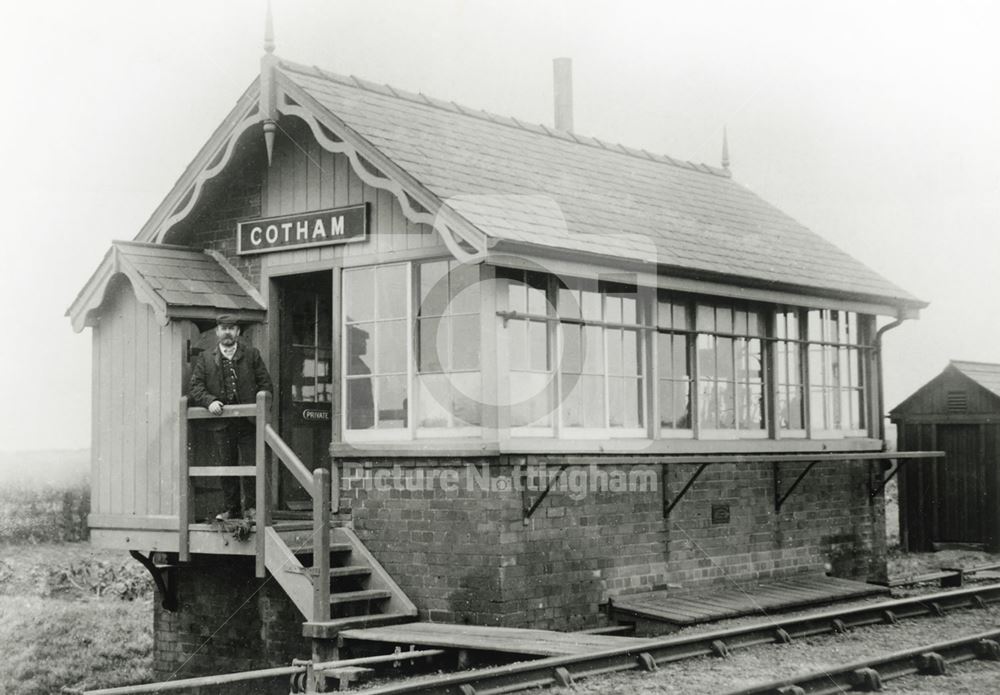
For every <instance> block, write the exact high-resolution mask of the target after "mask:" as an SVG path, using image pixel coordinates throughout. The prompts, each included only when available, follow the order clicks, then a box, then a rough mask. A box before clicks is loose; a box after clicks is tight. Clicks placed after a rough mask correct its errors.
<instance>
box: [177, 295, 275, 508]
mask: <svg viewBox="0 0 1000 695" xmlns="http://www.w3.org/2000/svg"><path fill="white" fill-rule="evenodd" d="M215 335H216V337H217V338H218V339H219V342H218V344H217V345H216V346H215V347H214V348H213V349H212V350H211V351H206V352H202V353H201V354H199V355H198V358H197V360H196V361H195V364H194V370H193V371H192V372H191V385H190V388H189V389H188V397H189V398H190V399H191V401H192V404H193V405H200V406H203V407H205V408H208V411H209V412H210V413H212V414H213V415H222V406H224V405H235V404H237V403H253V402H255V400H256V398H257V392H258V391H268V392H270V391H273V389H274V387H273V386H272V384H271V375H270V374H268V373H267V367H265V366H264V360H263V359H262V358H261V356H260V353H259V352H258V351H257V348H255V347H253V346H250V345H245V344H243V343H241V342H240V340H239V337H240V326H239V322H238V320H237V319H236V317H235V316H231V315H229V314H223V315H221V316H219V317H218V318H217V319H216V326H215ZM208 428H209V429H210V430H211V432H212V445H213V448H214V454H215V459H216V465H219V466H235V465H243V466H252V465H254V462H255V456H254V440H255V437H254V425H253V421H251V420H249V419H247V418H242V417H240V418H220V419H219V420H209V421H208ZM243 480H244V479H243V478H237V477H223V478H222V496H223V500H224V504H225V507H226V508H225V509H224V510H223V511H222V512H220V513H219V514H218V515H217V516H216V517H215V518H216V519H217V520H219V521H229V520H233V519H239V518H242V515H243V513H244V512H246V513H247V514H248V515H249V516H251V517H252V512H253V510H252V507H253V501H252V500H253V487H250V490H249V491H246V492H244V493H243V494H242V495H241V487H242V483H243Z"/></svg>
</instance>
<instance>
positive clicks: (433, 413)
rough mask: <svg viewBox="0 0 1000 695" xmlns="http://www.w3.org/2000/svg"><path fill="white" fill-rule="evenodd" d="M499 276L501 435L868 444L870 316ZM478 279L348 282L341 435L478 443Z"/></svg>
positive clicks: (449, 275)
mask: <svg viewBox="0 0 1000 695" xmlns="http://www.w3.org/2000/svg"><path fill="white" fill-rule="evenodd" d="M496 276H497V280H498V282H497V284H496V285H495V287H496V289H497V290H498V291H499V292H500V293H501V294H500V295H498V296H497V297H496V303H497V307H498V311H499V315H498V316H497V324H496V331H497V334H496V335H497V338H498V343H497V348H498V351H499V353H500V356H501V364H505V365H506V366H507V370H506V373H504V374H498V378H499V379H500V380H502V381H501V384H500V389H499V390H500V392H501V393H502V394H503V395H504V396H505V398H504V401H503V402H502V403H500V407H501V408H502V409H505V410H504V412H503V415H504V416H502V417H501V418H500V422H501V423H502V426H509V427H510V433H511V435H512V436H557V437H563V438H588V437H646V436H650V435H652V436H654V437H688V438H690V437H698V438H701V439H712V438H727V437H730V438H731V437H760V436H764V435H765V434H766V432H768V430H769V429H770V430H771V431H772V432H773V433H774V434H775V435H776V436H778V437H803V436H807V435H808V436H812V437H829V436H844V435H847V436H859V435H863V434H864V430H865V427H866V425H867V420H868V414H867V413H866V411H865V407H866V405H865V404H866V396H867V394H866V388H867V385H866V383H865V375H866V369H867V367H866V365H867V360H868V359H869V352H868V348H869V346H867V345H865V344H864V343H863V342H862V340H861V336H862V335H863V330H864V329H866V327H867V326H868V324H866V323H864V321H865V320H867V321H868V322H869V323H870V321H871V319H870V318H867V319H862V318H859V317H858V315H856V314H853V313H850V312H845V311H836V310H826V309H824V310H819V309H805V308H795V307H775V306H770V307H769V306H767V305H764V304H752V303H749V302H742V301H736V300H723V299H710V298H708V297H705V296H700V295H689V294H681V293H672V292H668V291H666V290H659V291H657V292H655V293H653V292H650V293H649V294H643V293H640V292H639V291H638V289H637V287H636V286H635V285H627V284H620V283H617V282H605V281H597V280H582V279H565V278H556V277H554V276H551V275H547V274H545V273H539V272H533V271H526V270H513V269H504V268H498V269H497V273H496ZM479 279H480V269H479V268H478V267H477V266H464V265H461V264H458V263H456V262H454V261H451V260H433V261H427V262H422V263H412V264H410V263H398V264H390V265H383V266H377V267H367V268H352V269H347V270H344V272H343V302H344V304H343V326H342V332H343V374H342V376H343V378H342V392H341V395H342V406H343V425H344V428H345V430H346V432H347V435H348V437H350V436H358V437H360V438H368V439H371V438H374V437H376V436H378V437H387V438H390V439H392V438H397V439H398V438H400V437H404V438H405V437H416V436H420V435H421V433H424V434H425V435H426V436H439V435H449V436H451V435H456V436H465V435H471V434H474V433H475V432H478V430H479V428H480V427H481V425H482V424H483V415H484V413H483V408H484V406H483V402H484V400H488V401H489V402H490V403H493V401H492V400H491V398H492V394H489V396H490V398H484V395H485V394H484V393H483V381H482V379H483V371H482V365H481V357H480V352H481V350H480V348H481V341H482V340H483V336H484V335H491V334H492V329H491V330H490V331H489V332H487V333H483V332H482V328H483V327H484V324H483V317H482V315H481V310H482V307H483V306H485V305H487V304H488V302H485V301H484V295H483V294H482V293H483V292H484V290H483V286H482V285H481V284H480V282H479ZM487 287H490V291H493V287H494V285H492V284H491V285H487ZM487 298H488V297H487ZM317 327H318V329H319V330H322V327H321V326H319V324H317ZM487 327H488V326H487ZM869 330H870V329H869ZM318 364H319V362H318V361H317V365H318ZM765 365H766V368H765ZM318 369H319V367H317V370H318ZM320 376H323V379H325V381H323V383H327V384H329V383H330V381H331V380H330V378H329V376H328V375H326V373H325V372H324V373H323V374H322V375H321V374H320V372H319V371H316V379H314V380H313V381H314V382H315V383H314V384H313V388H314V389H315V390H316V393H315V394H314V397H317V398H322V397H323V396H322V395H321V394H320V392H319V390H320V388H321V387H319V386H317V385H316V384H318V383H320V381H321V380H320ZM323 388H327V389H328V388H329V387H328V386H327V387H323ZM303 393H304V391H303ZM649 413H655V414H656V416H658V417H654V421H653V422H649V421H648V420H649V417H650V416H649ZM365 433H367V434H365Z"/></svg>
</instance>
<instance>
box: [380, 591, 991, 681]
mask: <svg viewBox="0 0 1000 695" xmlns="http://www.w3.org/2000/svg"><path fill="white" fill-rule="evenodd" d="M997 602H1000V584H990V585H986V586H979V587H970V588H967V589H958V590H955V591H946V592H941V593H937V594H928V595H926V596H915V597H911V598H905V599H896V600H892V601H881V602H878V603H873V604H870V605H863V606H853V607H849V608H843V609H839V610H830V611H824V612H820V613H812V614H808V615H801V616H796V617H788V618H783V617H781V616H774V617H771V618H769V619H768V620H767V622H761V623H755V624H753V625H744V626H737V627H733V628H728V629H725V630H715V631H713V632H707V633H700V634H696V635H690V636H682V637H667V638H656V639H650V640H636V642H635V644H634V645H629V646H627V647H617V648H614V649H608V650H603V651H600V652H595V653H591V654H573V655H569V656H556V657H547V658H544V659H537V660H533V661H526V662H520V663H516V664H508V665H505V666H497V667H492V668H486V669H477V670H473V671H465V672H462V673H455V674H449V675H445V676H440V677H431V678H421V679H418V680H412V681H404V682H401V683H394V684H389V685H385V686H381V687H377V688H374V689H369V690H365V691H364V695H404V694H410V693H435V694H440V695H452V694H460V695H487V694H490V695H493V694H496V693H511V692H516V691H519V690H525V689H528V688H537V687H545V686H549V685H569V684H571V683H573V682H574V680H577V679H581V678H586V677H589V676H593V675H598V674H602V673H611V672H614V671H628V670H634V669H644V670H647V671H653V670H656V668H657V667H658V666H659V665H660V664H665V663H670V662H673V661H682V660H684V659H691V658H694V657H699V656H725V655H727V654H728V653H729V652H730V651H731V650H733V649H745V648H749V647H753V646H757V645H762V644H775V643H787V642H790V641H791V640H793V639H795V638H798V637H808V636H812V635H819V634H825V633H831V632H845V631H846V630H848V629H850V628H852V627H861V626H864V625H876V624H891V623H895V622H896V621H897V620H899V619H901V618H916V617H921V616H941V615H943V614H944V613H945V611H947V610H949V609H956V608H984V607H985V606H986V605H987V604H989V603H997Z"/></svg>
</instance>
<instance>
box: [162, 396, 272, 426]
mask: <svg viewBox="0 0 1000 695" xmlns="http://www.w3.org/2000/svg"><path fill="white" fill-rule="evenodd" d="M261 393H267V392H266V391H261V392H260V393H258V394H257V398H258V401H259V399H260V394H261ZM185 400H186V399H185ZM257 406H258V403H238V404H236V405H224V406H222V414H221V415H213V414H212V413H210V412H209V411H208V408H201V407H199V406H191V407H189V408H185V409H184V410H182V411H181V412H187V419H188V420H215V419H217V418H220V417H254V416H255V415H257V411H258V407H257Z"/></svg>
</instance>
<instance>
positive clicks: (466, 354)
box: [450, 314, 479, 370]
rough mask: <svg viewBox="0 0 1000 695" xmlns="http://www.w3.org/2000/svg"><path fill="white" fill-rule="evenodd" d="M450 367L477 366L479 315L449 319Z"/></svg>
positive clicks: (460, 368) (458, 368) (465, 367)
mask: <svg viewBox="0 0 1000 695" xmlns="http://www.w3.org/2000/svg"><path fill="white" fill-rule="evenodd" d="M450 323H451V340H452V345H451V369H456V370H462V369H478V368H479V315H478V314H474V315H471V316H469V315H466V316H455V317H454V318H452V319H451V321H450Z"/></svg>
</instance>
